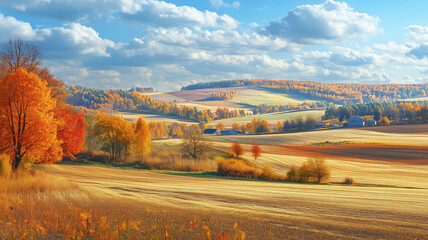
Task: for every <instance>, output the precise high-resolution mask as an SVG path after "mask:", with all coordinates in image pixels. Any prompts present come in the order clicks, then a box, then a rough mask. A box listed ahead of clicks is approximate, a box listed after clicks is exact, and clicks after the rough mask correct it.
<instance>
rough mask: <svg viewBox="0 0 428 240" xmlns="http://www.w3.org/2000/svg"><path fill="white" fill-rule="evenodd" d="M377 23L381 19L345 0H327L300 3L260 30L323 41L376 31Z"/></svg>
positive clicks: (296, 39)
mask: <svg viewBox="0 0 428 240" xmlns="http://www.w3.org/2000/svg"><path fill="white" fill-rule="evenodd" d="M378 22H379V18H377V17H372V16H370V15H368V14H366V13H359V12H356V11H354V9H353V8H351V7H350V6H348V4H346V3H345V2H335V1H333V0H327V1H326V2H324V3H323V4H319V5H302V6H298V7H297V8H295V9H293V10H291V11H290V12H288V14H287V16H285V17H284V18H282V19H279V20H276V21H273V22H271V23H270V24H269V25H268V26H266V27H264V28H263V29H262V30H261V32H262V33H264V34H266V35H270V36H276V37H281V38H284V39H288V40H290V41H293V42H297V43H301V44H323V43H331V42H337V41H343V40H345V39H348V38H353V37H365V36H368V35H372V34H375V33H377V32H378V31H379V28H378Z"/></svg>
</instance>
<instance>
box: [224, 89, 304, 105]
mask: <svg viewBox="0 0 428 240" xmlns="http://www.w3.org/2000/svg"><path fill="white" fill-rule="evenodd" d="M238 93H239V94H238V96H236V97H234V98H232V99H231V100H229V102H233V103H242V104H249V105H260V104H267V105H277V104H280V105H287V104H289V103H302V102H304V101H312V100H311V99H307V98H305V97H301V96H298V95H295V94H285V93H280V92H278V91H274V90H269V89H266V88H246V89H243V90H239V91H238Z"/></svg>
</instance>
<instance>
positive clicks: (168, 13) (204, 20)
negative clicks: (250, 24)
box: [0, 0, 239, 29]
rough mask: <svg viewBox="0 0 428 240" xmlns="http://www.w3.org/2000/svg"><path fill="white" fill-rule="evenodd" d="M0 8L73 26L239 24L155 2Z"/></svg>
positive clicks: (27, 1) (4, 3) (5, 2)
mask: <svg viewBox="0 0 428 240" xmlns="http://www.w3.org/2000/svg"><path fill="white" fill-rule="evenodd" d="M237 4H239V3H237ZM235 5H236V3H234V4H232V6H235ZM82 6H84V7H82ZM0 7H5V8H12V9H16V10H18V11H21V12H23V13H25V14H28V15H31V16H36V17H42V18H50V19H55V20H60V21H73V22H76V21H78V22H81V21H88V20H91V19H97V18H101V17H103V16H105V15H120V16H121V17H122V18H123V19H126V20H129V21H132V22H134V23H140V24H145V25H150V26H156V27H159V26H160V27H178V26H189V25H191V26H199V27H216V28H225V29H233V28H236V27H237V26H238V24H239V22H238V21H237V20H235V19H234V18H232V17H230V16H229V15H226V14H224V15H218V14H217V13H215V12H211V11H200V10H198V9H196V8H194V7H190V6H177V5H175V4H173V3H167V2H164V1H159V0H34V1H33V0H13V1H10V0H0Z"/></svg>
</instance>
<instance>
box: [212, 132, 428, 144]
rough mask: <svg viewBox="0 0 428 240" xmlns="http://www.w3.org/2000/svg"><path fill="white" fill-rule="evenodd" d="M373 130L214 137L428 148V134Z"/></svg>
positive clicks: (220, 139)
mask: <svg viewBox="0 0 428 240" xmlns="http://www.w3.org/2000/svg"><path fill="white" fill-rule="evenodd" d="M370 129H372V128H362V129H350V128H341V129H331V130H317V131H311V132H299V133H286V134H264V135H235V136H212V137H210V139H211V140H212V141H214V142H234V141H238V142H240V143H245V144H251V143H257V144H261V145H309V144H314V143H321V142H325V141H329V142H342V141H350V142H353V143H378V144H387V145H412V146H428V141H427V139H428V134H417V133H413V134H400V133H384V132H375V131H370Z"/></svg>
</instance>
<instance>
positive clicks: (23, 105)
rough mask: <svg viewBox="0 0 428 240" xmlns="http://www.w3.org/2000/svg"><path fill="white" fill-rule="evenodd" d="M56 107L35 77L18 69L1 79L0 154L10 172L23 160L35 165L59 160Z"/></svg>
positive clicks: (48, 91)
mask: <svg viewBox="0 0 428 240" xmlns="http://www.w3.org/2000/svg"><path fill="white" fill-rule="evenodd" d="M55 106H56V99H53V98H52V97H51V93H50V88H49V87H48V86H47V82H45V81H42V80H41V79H40V78H39V77H38V76H37V75H36V74H35V73H31V72H30V73H28V72H27V71H26V70H25V69H23V68H18V69H16V72H11V73H7V74H5V75H3V76H2V77H1V80H0V135H1V138H0V150H3V151H5V152H7V153H8V154H9V155H10V156H11V160H12V168H13V170H16V169H17V168H18V166H19V164H20V163H21V161H22V159H23V158H24V157H28V158H29V159H31V160H33V161H34V162H36V163H52V162H57V161H59V160H61V156H62V149H61V146H60V144H61V141H59V140H58V138H57V130H58V124H59V123H58V120H57V119H55V118H54V112H53V110H54V108H55Z"/></svg>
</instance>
